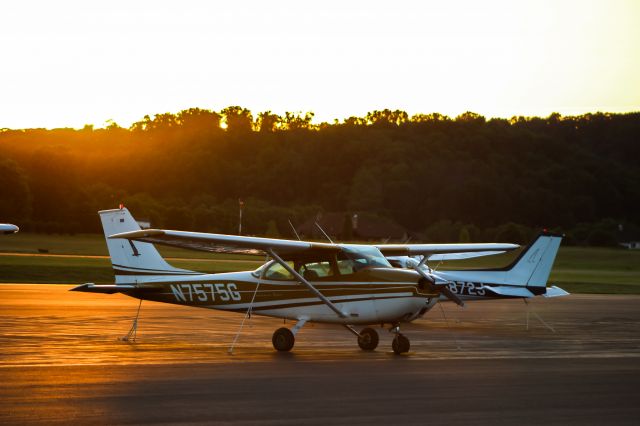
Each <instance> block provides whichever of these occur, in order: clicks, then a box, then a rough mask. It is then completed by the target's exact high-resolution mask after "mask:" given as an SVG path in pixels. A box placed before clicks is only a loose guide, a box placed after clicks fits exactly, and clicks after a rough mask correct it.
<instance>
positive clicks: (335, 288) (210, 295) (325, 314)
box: [124, 268, 438, 324]
mask: <svg viewBox="0 0 640 426" xmlns="http://www.w3.org/2000/svg"><path fill="white" fill-rule="evenodd" d="M356 275H360V276H358V277H351V280H350V281H342V280H329V279H323V280H318V281H313V285H314V286H315V287H316V288H317V289H318V290H319V291H320V292H321V293H322V294H323V295H325V296H326V297H327V298H328V299H329V300H331V301H332V302H333V303H334V304H335V305H336V306H337V307H338V308H339V309H340V310H341V311H343V312H344V313H345V314H346V317H345V318H340V317H338V316H336V314H335V313H334V312H333V311H332V310H331V309H329V307H328V306H327V305H326V304H324V303H323V302H322V301H320V300H319V299H318V298H317V297H316V296H315V295H314V294H312V293H311V292H310V291H309V290H308V289H307V288H306V287H304V286H303V285H301V284H300V283H298V282H296V281H292V280H286V281H284V280H268V279H264V278H260V277H259V276H256V274H255V273H254V272H249V271H247V272H230V273H220V274H202V275H193V276H184V277H178V276H175V275H174V276H171V277H159V276H155V277H153V278H152V279H149V280H145V282H137V283H134V282H132V283H131V284H132V285H134V288H133V289H131V290H129V291H126V292H124V293H125V294H127V295H129V296H132V297H135V298H138V299H143V300H151V301H156V302H164V303H172V304H177V305H185V306H193V307H199V308H208V309H219V310H223V311H231V312H246V311H247V310H249V309H250V310H251V313H252V314H255V315H264V316H270V317H277V318H286V319H292V320H297V319H300V318H303V317H304V318H306V319H307V320H308V321H315V322H325V323H337V324H376V323H396V322H406V321H412V320H414V319H416V318H418V317H420V316H422V315H424V314H425V313H426V312H427V311H428V310H429V309H430V308H431V307H433V306H434V304H435V303H436V301H437V299H438V297H437V294H433V293H430V292H429V291H427V290H422V289H420V288H419V287H420V286H419V285H418V281H419V276H418V275H417V274H416V273H415V272H413V271H405V270H398V269H393V268H376V269H370V270H365V271H361V272H360V273H359V274H356Z"/></svg>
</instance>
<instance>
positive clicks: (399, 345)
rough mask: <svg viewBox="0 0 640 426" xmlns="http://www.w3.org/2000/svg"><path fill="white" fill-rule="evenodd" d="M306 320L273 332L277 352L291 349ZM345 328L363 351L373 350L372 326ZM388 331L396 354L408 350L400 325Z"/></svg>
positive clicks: (376, 339) (375, 340)
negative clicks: (392, 335)
mask: <svg viewBox="0 0 640 426" xmlns="http://www.w3.org/2000/svg"><path fill="white" fill-rule="evenodd" d="M306 322H307V320H306V319H302V320H299V321H298V322H297V324H296V325H295V326H294V327H293V328H291V330H290V329H288V328H286V327H282V328H279V329H277V330H276V331H275V332H274V333H273V337H272V339H271V342H272V343H273V347H274V349H275V350H277V351H278V352H289V351H290V350H291V349H293V346H294V344H295V342H296V338H295V335H296V333H297V332H298V331H299V330H300V329H301V328H302V326H303V325H304V324H305V323H306ZM345 328H346V329H347V330H349V331H350V332H352V333H353V334H355V335H356V337H357V338H358V346H359V347H360V349H362V350H363V351H373V350H375V349H376V348H377V347H378V343H379V342H380V337H379V336H378V332H377V331H375V330H374V329H373V328H370V327H366V328H363V329H362V330H361V331H360V332H357V331H356V330H355V329H354V328H353V327H352V326H350V325H345ZM389 332H391V333H395V336H394V338H393V342H392V343H391V348H392V349H393V352H394V353H395V354H396V355H400V354H404V353H407V352H409V349H410V348H411V344H410V342H409V339H407V337H406V336H405V335H404V334H401V333H400V326H399V325H394V326H393V327H392V328H391V329H390V330H389Z"/></svg>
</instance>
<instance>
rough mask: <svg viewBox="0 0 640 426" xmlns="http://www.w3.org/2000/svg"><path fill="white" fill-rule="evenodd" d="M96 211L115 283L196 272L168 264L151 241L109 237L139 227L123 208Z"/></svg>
mask: <svg viewBox="0 0 640 426" xmlns="http://www.w3.org/2000/svg"><path fill="white" fill-rule="evenodd" d="M98 213H99V214H100V220H101V222H102V229H103V230H104V235H105V239H106V241H107V247H108V249H109V256H111V263H112V264H113V270H114V273H115V276H116V284H121V283H137V282H145V281H155V280H157V279H158V278H161V279H162V278H163V277H166V276H172V275H181V276H182V275H194V274H195V275H197V274H198V273H197V272H193V271H188V270H186V269H179V268H175V267H173V266H171V265H170V264H169V263H167V262H166V261H165V260H164V259H163V258H162V256H161V255H160V253H159V252H158V250H156V248H155V247H154V245H153V244H150V243H142V242H138V241H130V240H126V239H120V238H118V239H109V238H108V237H109V236H110V235H113V234H118V233H121V232H129V231H138V230H140V226H139V225H138V223H137V222H136V221H135V219H134V218H133V216H131V213H129V210H127V209H126V208H122V209H114V210H102V211H100V212H98Z"/></svg>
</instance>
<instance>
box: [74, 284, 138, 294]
mask: <svg viewBox="0 0 640 426" xmlns="http://www.w3.org/2000/svg"><path fill="white" fill-rule="evenodd" d="M135 288H136V286H134V285H127V284H94V283H86V284H82V285H79V286H77V287H74V288H72V289H70V290H69V291H82V292H85V293H104V294H113V293H126V292H127V291H131V290H133V289H135Z"/></svg>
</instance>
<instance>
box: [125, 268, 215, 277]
mask: <svg viewBox="0 0 640 426" xmlns="http://www.w3.org/2000/svg"><path fill="white" fill-rule="evenodd" d="M113 271H114V273H115V274H116V275H144V276H149V275H155V276H158V275H162V276H173V275H179V276H185V275H186V276H193V275H205V274H201V273H198V272H170V271H162V272H146V271H125V270H122V269H116V268H113Z"/></svg>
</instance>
